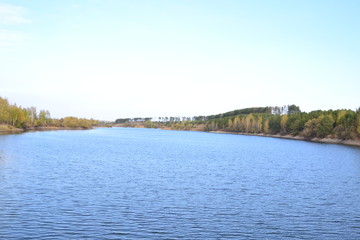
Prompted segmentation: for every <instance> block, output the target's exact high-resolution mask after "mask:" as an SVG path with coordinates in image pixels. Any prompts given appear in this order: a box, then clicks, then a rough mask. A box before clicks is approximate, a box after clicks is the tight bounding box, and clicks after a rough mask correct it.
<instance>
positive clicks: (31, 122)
mask: <svg viewBox="0 0 360 240" xmlns="http://www.w3.org/2000/svg"><path fill="white" fill-rule="evenodd" d="M98 123H99V122H98V121H97V120H93V119H85V118H76V117H65V118H61V119H54V118H51V116H50V112H49V111H47V110H40V111H39V112H38V111H37V110H36V107H28V108H23V107H21V106H17V105H16V104H10V103H9V101H8V100H7V99H6V98H2V97H0V124H5V125H9V126H12V127H16V128H22V129H31V128H37V127H69V128H91V127H92V126H94V125H96V124H98Z"/></svg>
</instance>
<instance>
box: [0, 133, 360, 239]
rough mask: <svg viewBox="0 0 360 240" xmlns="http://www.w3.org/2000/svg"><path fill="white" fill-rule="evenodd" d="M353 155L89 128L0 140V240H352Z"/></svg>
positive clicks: (358, 177)
mask: <svg viewBox="0 0 360 240" xmlns="http://www.w3.org/2000/svg"><path fill="white" fill-rule="evenodd" d="M359 162H360V150H359V148H352V147H346V146H338V145H329V144H316V143H308V142H301V141H291V140H283V139H272V138H261V137H250V136H239V135H225V134H210V133H200V132H182V131H162V130H153V129H121V128H111V129H95V130H89V131H56V132H31V133H25V134H21V135H6V136H4V135H3V136H0V225H1V228H0V239H81V238H85V239H242V238H246V239H291V238H295V239H360V231H359V229H360V214H359V212H360V204H358V203H359V202H360V194H358V190H359V189H360V188H359V187H360V170H359V167H358V166H359Z"/></svg>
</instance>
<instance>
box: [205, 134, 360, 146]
mask: <svg viewBox="0 0 360 240" xmlns="http://www.w3.org/2000/svg"><path fill="white" fill-rule="evenodd" d="M209 132H210V133H220V134H237V135H245V136H257V137H272V138H282V139H290V140H300V141H306V142H316V143H328V144H340V145H346V146H353V147H360V141H357V140H341V139H335V138H305V137H300V136H292V135H280V134H278V135H273V134H264V133H241V132H226V131H209Z"/></svg>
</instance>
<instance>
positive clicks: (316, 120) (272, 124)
mask: <svg viewBox="0 0 360 240" xmlns="http://www.w3.org/2000/svg"><path fill="white" fill-rule="evenodd" d="M204 130H205V131H219V130H220V131H227V132H239V133H263V134H281V135H292V136H302V137H305V138H315V137H316V138H325V137H328V138H337V139H359V138H360V108H359V109H357V110H356V111H353V110H347V109H342V110H328V111H323V110H317V111H312V112H309V113H306V112H301V111H300V108H299V107H297V106H295V107H294V106H292V105H290V106H288V107H287V112H286V114H281V113H280V114H274V113H249V114H239V115H236V116H231V117H223V118H217V119H211V120H209V121H206V123H205V127H204Z"/></svg>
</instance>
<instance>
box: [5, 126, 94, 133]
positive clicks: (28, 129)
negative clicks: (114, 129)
mask: <svg viewBox="0 0 360 240" xmlns="http://www.w3.org/2000/svg"><path fill="white" fill-rule="evenodd" d="M90 129H93V128H82V127H33V128H27V129H23V128H11V129H0V134H17V133H26V132H36V131H58V130H90Z"/></svg>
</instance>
